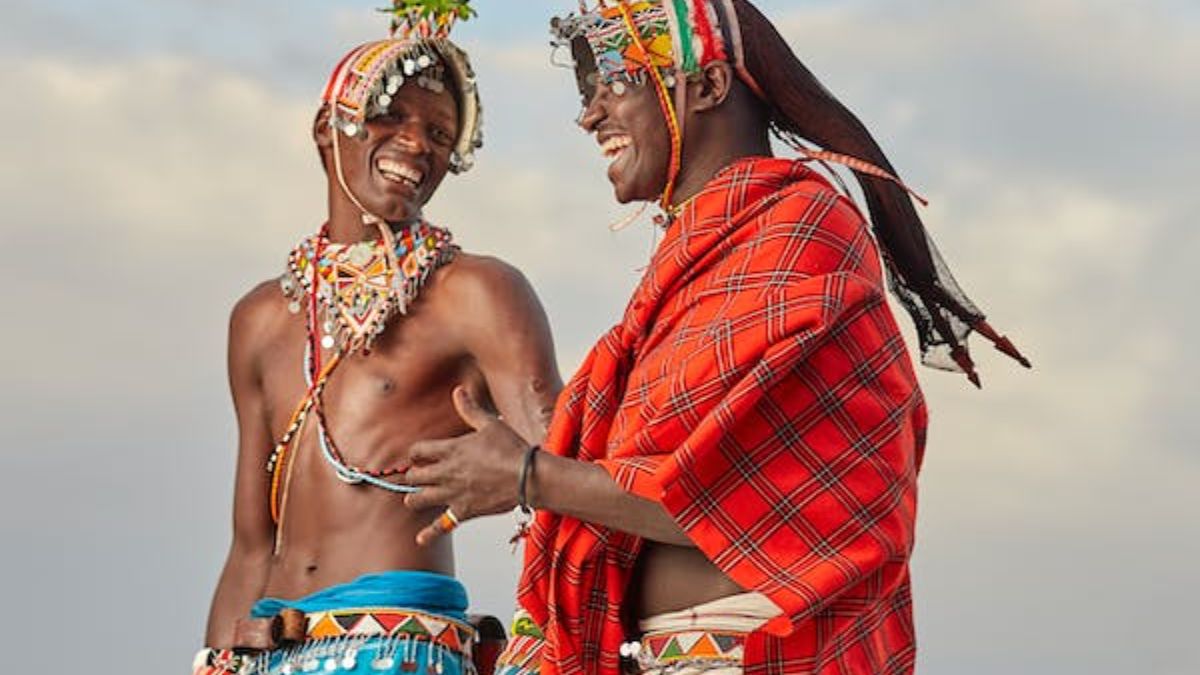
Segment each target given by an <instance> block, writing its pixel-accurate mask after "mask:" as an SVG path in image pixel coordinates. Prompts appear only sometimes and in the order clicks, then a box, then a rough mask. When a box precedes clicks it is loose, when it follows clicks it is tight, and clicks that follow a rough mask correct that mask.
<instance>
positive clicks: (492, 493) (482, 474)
mask: <svg viewBox="0 0 1200 675" xmlns="http://www.w3.org/2000/svg"><path fill="white" fill-rule="evenodd" d="M453 397H454V407H455V409H456V410H457V411H458V414H459V416H460V417H462V419H463V421H464V422H466V423H467V424H469V425H470V426H471V428H472V429H474V431H473V432H471V433H469V434H466V435H465V436H459V437H458V438H447V439H442V440H432V441H420V442H418V443H414V444H413V445H412V447H411V448H410V450H409V457H410V459H411V461H412V464H413V468H411V469H409V471H408V474H407V479H408V482H409V484H411V485H414V486H417V487H420V488H421V491H420V492H416V493H413V494H410V495H408V496H407V497H405V499H404V503H405V505H406V506H408V507H409V508H411V509H427V508H432V507H435V506H441V505H446V506H449V507H450V509H451V510H452V512H453V513H454V515H455V517H457V518H458V520H459V521H465V520H468V519H470V518H476V517H479V516H488V515H493V514H497V513H506V512H508V511H511V510H512V509H513V507H515V506H516V505H517V485H518V483H519V482H520V478H521V464H522V461H523V459H524V456H525V451H526V450H527V449H528V448H529V444H528V443H526V442H525V441H524V440H523V439H522V438H521V437H520V436H519V435H518V434H517V432H515V431H513V430H512V429H511V428H510V427H509V426H508V425H507V424H505V423H504V422H502V421H501V420H500V418H498V417H496V416H495V415H493V414H491V413H490V412H488V411H487V410H484V409H483V408H482V407H480V405H479V404H478V403H477V402H476V401H475V399H474V398H473V397H472V396H471V394H470V392H468V391H467V389H466V388H465V387H457V388H456V389H455V390H454V394H453ZM445 533H446V530H445V529H444V528H442V527H441V526H439V524H438V523H433V524H431V525H429V526H428V527H426V528H425V529H423V530H421V532H419V533H418V534H417V544H418V545H421V546H425V545H426V544H429V543H430V542H432V541H433V540H434V539H436V538H437V537H439V536H441V535H443V534H445Z"/></svg>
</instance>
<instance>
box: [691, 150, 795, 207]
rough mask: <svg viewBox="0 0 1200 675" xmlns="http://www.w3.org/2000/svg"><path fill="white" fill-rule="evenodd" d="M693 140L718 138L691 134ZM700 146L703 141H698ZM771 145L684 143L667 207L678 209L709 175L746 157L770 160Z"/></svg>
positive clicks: (710, 176)
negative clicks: (676, 177) (681, 164)
mask: <svg viewBox="0 0 1200 675" xmlns="http://www.w3.org/2000/svg"><path fill="white" fill-rule="evenodd" d="M692 137H693V138H700V139H707V138H715V137H718V136H716V135H714V134H707V133H701V134H695V135H693V136H692ZM701 143H703V141H701ZM770 156H771V143H770V141H767V140H766V139H765V138H764V139H762V140H758V139H743V142H741V143H720V144H711V143H710V144H707V145H697V146H696V147H694V148H688V147H687V144H686V143H685V144H684V150H683V166H682V167H681V168H680V171H679V179H678V180H677V181H675V192H674V193H673V195H672V197H671V206H678V205H680V204H682V203H684V202H686V201H687V200H689V199H691V198H692V197H694V196H695V195H696V194H697V193H699V192H700V190H702V189H703V188H704V186H705V185H708V183H709V181H711V180H712V179H713V176H715V175H717V173H718V172H719V171H721V169H724V168H725V167H727V166H729V165H730V164H733V163H734V162H736V161H738V160H740V159H745V158H747V157H770Z"/></svg>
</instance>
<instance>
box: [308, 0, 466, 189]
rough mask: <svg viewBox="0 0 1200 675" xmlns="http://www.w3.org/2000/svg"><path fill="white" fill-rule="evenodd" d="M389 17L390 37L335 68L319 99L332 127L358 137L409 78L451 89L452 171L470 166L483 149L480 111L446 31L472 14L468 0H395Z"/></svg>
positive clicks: (353, 52)
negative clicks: (454, 106)
mask: <svg viewBox="0 0 1200 675" xmlns="http://www.w3.org/2000/svg"><path fill="white" fill-rule="evenodd" d="M381 11H384V12H387V13H389V14H391V15H392V17H393V18H392V29H391V32H392V35H391V37H389V38H388V39H386V40H378V41H374V42H368V43H366V44H363V45H359V46H358V47H355V48H354V49H352V50H350V52H349V53H347V54H346V55H345V56H344V57H342V59H341V61H339V62H338V65H337V67H336V68H334V70H333V74H332V75H331V76H330V78H329V82H328V83H327V84H326V85H325V90H324V93H323V94H322V95H321V100H322V102H324V103H326V104H328V105H329V106H330V108H331V115H330V124H331V125H332V126H333V127H334V128H336V129H339V130H341V131H342V132H343V133H345V134H346V135H347V136H351V137H357V136H359V135H360V134H362V133H363V131H364V124H365V123H366V121H367V120H369V119H371V118H373V117H376V116H379V115H382V114H385V113H386V112H387V110H388V108H389V107H390V106H391V103H392V98H393V97H394V96H395V95H396V93H397V92H398V91H399V90H400V87H402V86H404V84H405V83H406V82H408V81H410V80H412V81H414V82H416V83H418V84H420V85H421V86H424V87H427V88H429V89H433V90H437V91H440V90H441V89H442V88H444V87H445V86H450V87H453V88H454V89H453V91H454V93H455V98H456V99H457V100H458V107H459V129H458V138H457V139H456V142H455V145H454V149H453V152H452V154H451V156H450V170H451V171H453V172H454V173H462V172H463V171H466V170H467V169H470V168H471V166H472V165H473V164H474V160H475V151H476V150H477V149H478V148H480V147H481V146H482V145H483V128H482V127H483V124H482V120H483V107H482V105H481V102H480V100H479V90H478V88H477V87H476V84H475V72H474V70H473V69H472V68H471V62H470V59H469V58H468V57H467V53H466V52H464V51H463V50H462V49H460V48H459V47H458V46H457V45H455V44H454V43H453V42H451V41H450V38H449V35H450V30H451V29H452V28H453V26H454V24H455V23H456V22H457V21H460V20H466V19H468V18H470V17H471V16H473V15H474V10H472V9H471V7H470V3H469V0H395V1H394V2H393V7H392V8H391V9H387V10H381Z"/></svg>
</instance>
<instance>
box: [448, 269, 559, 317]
mask: <svg viewBox="0 0 1200 675" xmlns="http://www.w3.org/2000/svg"><path fill="white" fill-rule="evenodd" d="M437 283H438V285H439V286H440V287H441V293H442V294H443V295H444V296H445V298H444V299H445V300H446V301H447V302H448V303H449V304H450V305H451V306H453V307H454V309H455V310H456V313H461V314H465V315H468V316H465V317H464V318H467V319H470V318H471V317H470V316H469V315H474V317H475V318H485V317H497V316H502V315H505V314H511V313H518V314H526V313H529V312H535V313H537V314H539V315H540V314H541V313H542V307H541V304H540V303H539V302H538V300H537V296H536V295H535V293H534V291H533V286H531V285H530V284H529V280H528V279H526V278H525V275H524V274H522V273H521V271H520V270H518V269H517V268H516V267H513V266H512V265H510V264H508V263H507V262H504V261H503V260H500V259H499V258H495V257H492V256H483V255H475V254H471V253H459V254H458V255H457V256H455V258H454V262H453V263H451V264H449V265H446V266H445V267H443V268H442V269H441V270H439V275H438V278H437Z"/></svg>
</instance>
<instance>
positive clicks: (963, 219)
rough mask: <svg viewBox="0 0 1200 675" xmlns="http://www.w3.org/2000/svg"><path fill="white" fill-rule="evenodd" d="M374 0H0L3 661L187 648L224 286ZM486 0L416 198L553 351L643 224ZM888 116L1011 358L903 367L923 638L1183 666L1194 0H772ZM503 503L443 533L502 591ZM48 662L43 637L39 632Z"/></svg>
mask: <svg viewBox="0 0 1200 675" xmlns="http://www.w3.org/2000/svg"><path fill="white" fill-rule="evenodd" d="M376 4H380V3H372V2H337V3H334V2H321V1H319V0H300V1H292V2H287V3H283V2H274V3H267V2H246V1H244V0H243V1H240V2H234V1H232V0H203V1H202V0H175V2H162V1H161V0H156V1H153V2H152V1H150V0H109V1H108V2H105V3H103V4H101V3H99V2H94V1H93V2H85V3H79V2H70V3H68V2H65V1H64V0H41V1H39V2H34V1H33V0H10V1H9V2H6V3H5V7H6V11H5V14H4V18H3V20H0V88H2V89H3V90H5V91H8V92H9V103H8V104H6V105H5V106H3V107H2V108H0V129H3V131H2V132H0V133H2V134H3V142H2V143H0V204H2V205H3V215H2V216H0V244H2V245H3V249H2V250H3V251H4V252H5V255H4V258H3V259H4V264H3V265H0V288H2V289H3V293H4V295H3V296H2V299H3V305H2V306H3V310H2V311H3V313H4V315H5V317H6V320H5V322H4V326H3V330H2V331H0V335H2V336H3V338H2V339H3V343H2V344H3V349H0V363H2V365H3V367H2V368H0V373H3V375H0V377H3V378H4V379H3V384H4V386H3V387H0V403H2V404H0V541H3V549H2V550H3V558H2V562H0V597H2V598H3V599H4V603H3V604H4V607H5V610H6V611H4V612H3V613H2V614H0V634H3V635H4V636H6V637H5V639H4V640H3V644H5V645H7V646H8V648H7V649H6V650H5V662H6V666H7V669H9V670H12V671H13V672H94V673H105V674H107V673H113V674H116V673H130V672H133V673H146V674H154V675H157V674H159V673H168V672H181V671H184V670H186V668H187V664H188V663H190V660H191V654H192V653H193V651H194V650H195V649H196V648H197V647H198V646H199V642H200V639H201V632H202V626H203V622H204V618H205V614H206V612H207V606H208V599H209V596H210V593H211V590H212V586H213V583H214V581H215V578H216V575H217V572H218V569H219V566H220V564H221V561H222V559H223V556H224V552H225V547H226V545H227V538H228V531H227V521H228V510H229V500H230V491H231V475H232V463H233V440H234V429H233V425H232V415H231V412H230V407H229V404H228V402H227V393H226V385H225V375H224V349H225V347H224V339H225V322H226V318H227V316H228V311H229V308H230V307H231V305H232V303H233V302H234V301H235V300H236V299H237V298H238V297H239V296H240V295H241V293H243V292H244V291H245V290H246V289H247V288H248V287H249V286H250V285H251V284H253V283H255V282H256V281H258V280H261V279H263V278H266V277H269V276H272V275H274V274H276V273H277V272H278V270H279V268H280V265H281V263H282V260H283V256H284V255H285V254H286V251H287V250H288V249H289V248H290V246H291V245H292V244H293V243H294V241H296V240H297V239H299V238H300V237H301V236H302V235H304V234H305V233H308V232H310V231H312V230H314V229H315V228H316V227H317V226H318V225H319V224H320V222H321V220H322V216H323V194H324V192H323V190H324V187H323V186H324V179H323V176H322V174H321V173H320V170H319V167H318V165H317V163H316V159H315V154H314V152H313V149H312V146H311V142H310V140H309V136H308V129H309V121H310V119H311V115H312V113H313V111H314V106H315V101H316V94H317V91H318V89H319V88H320V86H321V85H322V84H323V82H324V78H325V77H326V75H327V72H328V69H329V68H330V67H331V65H332V63H333V61H334V60H335V59H336V58H337V57H338V56H339V55H340V53H341V52H342V51H344V50H345V49H346V48H348V47H349V46H350V45H352V44H354V43H356V42H360V41H362V40H365V39H369V38H374V37H376V36H378V35H379V34H380V33H381V31H382V30H383V28H384V26H383V22H382V21H381V20H380V18H379V17H377V16H375V15H373V13H372V12H371V11H370V8H371V7H373V6H374V5H376ZM571 4H573V3H572V2H570V1H568V0H563V1H562V2H558V3H552V2H549V1H546V0H516V1H514V0H478V2H477V5H478V7H479V11H480V13H481V15H482V18H481V19H480V20H479V21H477V22H473V23H471V24H468V25H466V26H465V27H464V29H463V30H462V31H461V32H460V33H459V38H460V41H461V42H462V43H464V45H466V46H467V47H468V48H469V49H470V50H471V51H472V52H473V54H474V56H475V59H476V65H477V70H478V71H479V74H480V81H481V85H482V87H483V93H484V96H485V97H486V101H485V104H486V106H487V115H488V117H487V147H486V148H485V151H484V152H483V154H482V155H481V157H480V163H479V166H478V168H477V170H475V171H473V172H472V173H470V174H469V175H467V176H463V177H460V178H456V179H452V180H449V181H447V183H446V185H445V187H444V188H443V190H442V191H441V193H440V194H439V195H438V197H437V198H436V199H435V201H434V203H433V204H431V206H430V208H429V215H430V216H431V217H432V218H433V219H435V220H436V221H438V222H440V223H443V224H446V225H449V226H451V227H453V228H454V230H455V233H456V235H457V236H458V238H459V240H460V241H461V242H462V243H463V244H464V245H465V246H466V247H467V248H469V249H473V250H476V251H481V252H487V253H492V254H495V255H499V256H501V257H503V258H506V259H507V260H509V261H511V262H513V263H514V264H516V265H518V266H519V267H521V268H522V269H523V270H524V271H525V273H526V274H527V275H528V276H529V278H530V279H531V280H532V281H533V283H534V285H535V286H536V288H537V290H538V292H539V293H540V295H541V296H542V298H543V301H544V303H545V305H546V308H547V311H548V313H549V315H550V318H551V321H552V323H553V326H554V330H555V335H556V339H557V341H558V346H559V357H560V363H561V366H562V369H563V371H564V374H569V373H570V372H572V371H573V370H574V368H575V367H576V365H577V364H578V362H579V360H580V358H581V357H582V355H583V354H584V352H585V351H586V349H587V347H588V346H589V345H590V343H591V341H592V340H593V339H594V338H595V337H596V336H597V335H598V334H599V333H600V332H602V331H603V330H604V329H605V328H606V327H607V326H608V325H610V323H611V322H613V321H614V320H615V319H616V318H617V316H618V314H619V311H620V309H621V307H622V306H623V303H624V299H625V297H626V295H627V293H628V292H629V291H630V290H631V288H632V287H633V285H634V284H635V282H636V280H637V270H638V269H639V268H640V267H641V266H642V265H644V264H645V262H646V260H647V258H648V256H649V253H650V250H651V247H652V246H653V245H654V239H653V234H652V233H651V231H650V230H649V228H647V227H640V228H634V229H631V230H628V231H625V232H623V233H620V234H612V233H610V232H609V231H608V230H607V229H606V227H605V226H606V224H607V223H608V222H611V221H612V220H614V219H616V218H617V217H619V216H620V215H621V214H622V213H623V212H622V211H621V210H620V209H618V208H616V207H615V206H614V205H613V204H612V201H611V197H610V193H609V189H608V185H607V183H606V182H605V181H604V178H603V161H602V159H601V158H600V157H599V154H598V153H597V152H596V150H595V146H594V144H593V143H591V142H590V141H589V140H588V139H587V138H585V137H584V136H583V135H582V134H580V133H578V132H577V131H575V130H574V129H573V127H572V124H571V120H572V118H573V117H574V114H575V101H576V97H575V95H574V94H573V93H572V92H573V85H572V82H571V78H570V75H569V74H567V73H565V72H562V71H558V70H556V69H554V68H552V67H551V66H550V65H549V62H548V56H547V49H546V35H545V25H546V18H547V16H548V15H549V14H551V13H552V12H553V11H555V10H557V9H559V8H563V7H567V6H570V5H571ZM760 5H761V6H762V8H763V9H764V10H765V11H766V12H767V13H768V14H769V15H770V16H772V17H773V18H774V19H776V20H777V22H778V23H779V25H780V26H781V28H782V29H783V31H784V33H785V34H786V35H787V36H788V37H789V39H790V40H791V42H792V44H793V45H794V46H795V47H796V49H797V50H798V52H799V53H800V55H801V57H802V58H803V59H804V60H805V61H806V62H807V63H808V65H809V66H810V67H811V68H812V69H813V70H814V71H815V72H817V73H818V74H819V75H820V76H821V77H822V78H823V79H824V80H825V81H826V83H827V84H828V85H829V86H830V88H832V89H833V90H834V91H835V92H837V93H838V94H839V95H840V96H842V97H843V99H844V100H845V101H846V102H847V103H848V104H850V106H851V107H852V108H854V109H855V110H856V111H858V113H859V114H860V116H861V117H862V118H863V119H864V120H865V121H866V122H867V123H868V125H869V126H870V127H871V128H873V129H874V130H876V132H877V135H878V137H879V138H880V140H881V142H882V143H883V144H884V145H885V147H886V148H888V150H889V152H890V153H891V155H892V158H893V160H894V162H895V163H896V164H897V165H898V166H899V167H900V168H901V170H902V172H903V173H904V175H905V176H906V178H907V179H908V182H910V183H911V184H913V185H915V186H918V187H919V188H920V189H921V191H923V192H924V193H926V195H927V196H929V197H931V198H932V200H933V204H932V206H931V207H930V208H929V209H928V210H927V211H926V212H925V215H926V220H927V223H928V225H929V227H930V229H931V230H932V231H933V232H934V234H935V235H936V237H937V239H938V242H939V245H940V246H941V248H942V251H943V253H944V254H945V255H946V257H947V258H948V259H949V260H950V261H951V263H952V264H953V266H954V269H955V271H956V273H957V276H958V278H959V280H960V281H961V282H962V283H963V285H964V287H965V288H966V289H967V290H968V292H970V293H971V294H972V295H973V296H974V299H975V300H976V301H977V302H978V303H979V304H980V305H982V306H983V307H984V308H985V309H986V310H988V312H989V314H990V315H991V318H992V319H993V323H994V324H995V325H997V326H998V327H1000V328H1001V329H1003V330H1005V331H1007V332H1009V333H1010V334H1011V335H1012V336H1013V337H1014V338H1016V339H1017V340H1018V342H1019V343H1021V344H1022V345H1023V346H1024V347H1025V349H1026V351H1027V353H1029V355H1030V356H1031V357H1032V358H1033V360H1034V361H1035V362H1036V365H1037V369H1036V370H1035V371H1033V372H1023V371H1018V370H1016V369H1015V368H1013V367H1011V366H1010V365H1009V364H1008V363H1007V362H1005V361H1003V360H1002V359H1001V358H1000V357H998V356H995V355H993V354H992V353H990V352H987V351H984V350H983V349H982V345H980V349H979V350H978V351H979V352H980V353H979V360H980V361H981V362H982V369H983V376H984V379H985V384H986V389H985V390H984V391H982V392H976V391H974V390H972V389H971V388H969V387H968V386H966V385H965V383H964V382H963V381H961V380H960V379H959V378H957V377H954V376H948V375H945V374H942V373H937V372H933V371H924V370H923V371H922V381H923V384H924V386H925V388H926V391H927V395H928V398H929V400H930V406H931V409H932V413H933V427H932V432H931V439H930V445H929V449H928V452H927V455H926V463H925V468H924V473H923V476H922V488H923V493H922V499H923V501H922V511H921V516H920V524H919V530H920V541H919V546H918V549H919V550H918V552H917V557H916V561H915V564H914V577H915V590H916V601H917V619H918V625H919V629H920V640H921V657H920V658H921V668H920V672H923V673H929V674H936V675H954V674H959V673H973V674H985V675H986V674H991V673H996V674H999V673H1014V672H1018V673H1039V674H1040V673H1047V674H1050V673H1054V674H1075V673H1079V674H1081V675H1082V674H1084V673H1086V674H1088V675H1099V674H1106V675H1107V674H1114V675H1115V674H1117V673H1122V674H1124V673H1148V674H1155V675H1183V674H1184V673H1196V672H1200V651H1198V650H1197V649H1196V647H1195V632H1196V629H1197V628H1198V627H1200V619H1198V618H1197V611H1196V609H1195V608H1196V607H1197V606H1198V605H1200V580H1198V579H1197V569H1198V564H1197V563H1198V561H1200V489H1197V485H1200V425H1198V424H1197V422H1196V415H1195V413H1194V411H1193V409H1194V408H1196V407H1197V406H1198V405H1200V395H1198V394H1197V385H1196V382H1197V380H1198V379H1200V367H1198V366H1200V358H1198V357H1197V355H1196V352H1195V349H1194V348H1193V344H1194V343H1195V342H1196V341H1197V340H1198V339H1200V334H1198V333H1200V331H1198V330H1197V328H1198V327H1200V321H1198V320H1197V318H1196V315H1195V313H1194V311H1193V310H1189V309H1188V308H1189V307H1195V305H1196V302H1195V300H1194V298H1192V295H1193V293H1194V292H1195V290H1196V287H1197V278H1198V275H1197V273H1196V272H1195V271H1193V270H1194V269H1195V261H1196V260H1197V259H1198V258H1200V228H1197V227H1196V226H1195V223H1194V219H1195V214H1196V213H1198V212H1200V196H1198V195H1200V191H1197V190H1196V189H1195V187H1194V186H1193V185H1192V184H1191V180H1189V179H1192V178H1193V177H1194V176H1196V175H1197V174H1198V167H1197V161H1198V158H1200V144H1198V143H1197V141H1196V140H1194V139H1195V138H1196V137H1197V136H1196V134H1194V133H1193V132H1194V129H1192V128H1191V127H1192V126H1193V125H1194V122H1195V120H1197V119H1200V86H1197V80H1196V72H1197V66H1198V65H1200V10H1197V5H1196V4H1195V3H1194V2H1192V1H1191V0H1142V1H1141V2H1137V3H1133V2H1125V1H1121V0H1003V1H1001V0H964V1H959V2H936V1H934V0H911V1H909V2H904V3H896V2H886V1H884V0H849V1H845V2H830V1H828V0H820V1H818V0H812V1H800V0H791V1H785V0H770V1H768V0H762V1H761V2H760ZM509 528H510V523H508V522H507V521H506V520H504V519H498V520H496V521H492V522H486V523H475V524H471V525H469V526H468V527H466V528H464V531H463V532H462V533H461V536H460V538H459V544H458V546H459V553H460V571H461V573H462V576H463V578H464V580H465V581H466V582H467V584H468V586H469V588H470V589H471V592H472V594H473V597H474V601H475V604H476V606H477V607H478V608H480V609H484V610H489V611H492V612H495V613H498V614H504V613H507V612H508V611H509V609H510V607H511V588H512V583H511V580H512V579H513V578H514V577H515V574H516V569H517V561H516V559H513V558H510V557H509V556H508V554H507V548H506V545H505V543H504V542H505V540H506V539H507V536H508V533H509ZM48 664H49V665H48Z"/></svg>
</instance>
